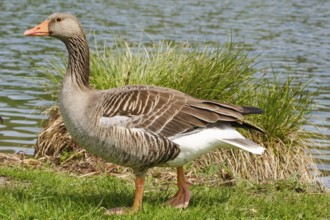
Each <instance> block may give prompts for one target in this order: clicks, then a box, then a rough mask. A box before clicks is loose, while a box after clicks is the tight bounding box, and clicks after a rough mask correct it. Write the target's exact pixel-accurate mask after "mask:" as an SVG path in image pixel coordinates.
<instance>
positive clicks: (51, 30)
mask: <svg viewBox="0 0 330 220" xmlns="http://www.w3.org/2000/svg"><path fill="white" fill-rule="evenodd" d="M24 35H25V36H51V37H55V38H58V39H60V40H61V41H63V42H67V41H68V39H70V38H72V37H75V36H81V35H84V32H83V30H82V27H81V24H80V22H79V21H78V19H77V18H76V17H75V16H73V15H70V14H65V13H54V14H52V15H50V16H49V17H48V18H47V19H46V20H45V21H43V22H41V23H40V24H39V25H37V26H35V27H34V28H31V29H29V30H26V31H25V32H24Z"/></svg>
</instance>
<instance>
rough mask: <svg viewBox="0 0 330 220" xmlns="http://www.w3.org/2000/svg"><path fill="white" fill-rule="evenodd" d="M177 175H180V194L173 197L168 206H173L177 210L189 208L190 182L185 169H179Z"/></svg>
mask: <svg viewBox="0 0 330 220" xmlns="http://www.w3.org/2000/svg"><path fill="white" fill-rule="evenodd" d="M177 175H178V188H179V190H178V192H177V193H176V194H175V195H174V196H173V198H172V199H170V200H169V201H167V202H166V203H167V204H171V205H172V206H173V207H176V208H187V207H188V205H189V200H190V197H191V196H190V191H189V185H191V183H190V182H188V181H187V180H186V178H185V176H184V171H183V167H178V168H177Z"/></svg>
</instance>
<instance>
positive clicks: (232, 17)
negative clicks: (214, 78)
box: [0, 0, 330, 186]
mask: <svg viewBox="0 0 330 220" xmlns="http://www.w3.org/2000/svg"><path fill="white" fill-rule="evenodd" d="M329 9H330V1H326V0H314V1H307V0H292V1H284V0H279V1H261V0H248V1H238V0H231V1H217V0H204V1H194V0H180V1H179V0H169V1H160V0H156V1H147V0H141V1H137V0H136V1H133V0H126V1H121V0H114V1H111V2H110V1H107V2H105V1H100V0H94V1H79V3H77V2H76V1H70V0H69V1H55V0H53V1H50V0H49V1H44V0H43V1H39V0H35V1H23V0H19V1H18V0H11V1H1V2H0V12H1V20H0V48H1V49H0V67H1V68H0V71H1V73H0V116H2V117H3V119H4V121H5V122H4V125H0V150H1V151H20V150H23V151H25V152H27V153H29V154H32V153H33V148H32V147H33V145H34V143H35V141H36V137H37V134H38V133H39V132H40V131H41V128H40V127H41V120H42V119H46V116H45V115H43V114H42V113H41V109H44V108H40V106H42V107H47V106H50V105H52V104H53V102H52V101H51V97H50V96H49V94H48V93H47V92H45V91H44V90H43V84H44V83H45V79H44V78H43V77H44V75H43V73H42V72H41V71H40V70H38V68H37V67H38V66H45V65H47V63H48V61H50V60H53V59H55V54H56V53H57V52H58V51H65V48H64V45H63V44H62V43H61V42H59V41H57V40H53V39H49V38H31V37H24V36H23V32H24V30H26V29H28V28H31V27H33V26H35V25H36V24H39V23H40V22H41V21H43V20H44V19H46V18H47V17H48V16H49V15H50V14H52V13H54V12H70V13H73V14H75V15H76V16H77V17H79V18H80V20H81V23H82V24H83V26H84V28H85V31H86V32H87V33H94V32H95V36H96V38H97V40H98V41H101V42H103V41H106V42H108V43H109V44H111V43H112V42H113V39H114V36H120V37H121V38H124V39H127V40H130V41H141V40H142V41H146V42H147V41H151V40H154V41H158V40H174V41H178V42H185V41H187V42H198V43H199V44H202V45H215V44H216V43H221V44H223V43H226V42H228V41H230V39H231V40H232V41H233V42H244V45H245V46H246V47H247V48H248V49H249V51H250V55H251V56H257V55H258V56H259V60H260V62H259V64H258V67H272V68H273V69H275V70H276V71H279V72H286V69H287V68H291V69H292V71H293V72H297V73H298V74H299V76H301V77H303V78H304V79H306V80H312V83H311V84H310V87H309V88H308V89H310V90H315V89H317V88H321V87H322V89H321V93H320V95H319V96H318V97H317V100H316V102H317V107H316V109H315V111H314V112H313V117H312V120H313V123H315V124H317V125H318V126H319V128H320V130H319V131H318V130H316V129H315V128H313V127H306V129H309V130H312V131H317V132H321V133H322V134H324V135H325V136H326V137H327V138H326V140H323V141H321V140H320V142H322V144H323V146H324V150H322V155H315V156H316V157H319V158H322V159H323V161H324V163H323V164H319V168H320V169H322V170H327V171H330V141H329V139H330V10H329ZM90 36H94V35H93V34H91V35H90ZM89 40H90V41H93V39H91V37H90V39H89ZM269 69H270V70H271V68H269ZM327 181H328V183H327V184H328V185H329V186H330V180H327Z"/></svg>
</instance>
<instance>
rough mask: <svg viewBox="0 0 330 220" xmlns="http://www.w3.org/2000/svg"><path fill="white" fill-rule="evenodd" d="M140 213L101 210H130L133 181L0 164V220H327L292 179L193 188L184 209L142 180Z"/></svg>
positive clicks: (325, 209)
mask: <svg viewBox="0 0 330 220" xmlns="http://www.w3.org/2000/svg"><path fill="white" fill-rule="evenodd" d="M147 179H148V181H147V184H146V188H145V197H144V200H143V202H144V203H143V210H142V211H141V212H139V213H136V214H130V215H123V216H110V217H109V216H107V215H105V214H104V213H105V209H106V208H112V207H118V206H130V205H131V204H132V202H133V193H134V186H133V179H130V178H118V177H114V176H111V175H109V174H99V175H92V176H77V175H73V174H72V173H68V172H63V171H61V172H60V171H56V170H54V169H52V168H47V167H46V168H42V169H40V168H38V169H33V168H29V167H23V166H19V165H13V166H8V165H1V164H0V219H109V218H115V219H173V220H174V219H329V218H330V209H329V207H330V194H329V193H325V192H321V191H320V190H317V189H312V187H310V186H306V185H301V184H299V183H297V182H295V181H294V180H281V181H275V182H268V183H263V184H257V183H250V182H247V181H238V182H237V184H235V185H234V186H217V187H214V186H209V185H203V184H198V183H194V186H192V187H191V189H192V200H191V203H190V206H189V208H188V209H185V210H179V209H174V208H171V207H168V206H165V205H163V203H164V202H165V201H166V200H167V199H169V198H170V197H171V196H172V195H173V194H174V193H175V191H176V186H175V180H174V179H173V181H170V182H169V183H168V184H167V183H165V182H164V181H159V182H160V184H157V182H158V181H155V180H154V179H153V178H152V177H151V175H148V178H147Z"/></svg>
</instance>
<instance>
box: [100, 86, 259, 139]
mask: <svg viewBox="0 0 330 220" xmlns="http://www.w3.org/2000/svg"><path fill="white" fill-rule="evenodd" d="M103 103H104V104H103V112H104V113H103V116H104V117H113V116H116V115H122V116H128V117H130V119H128V122H127V124H125V126H126V127H132V128H133V127H134V128H143V129H146V130H150V131H152V132H155V133H158V134H160V135H163V136H165V137H169V136H173V135H176V134H180V133H183V132H185V131H190V130H192V129H195V128H201V127H206V126H209V125H210V124H215V123H218V122H221V121H226V122H234V123H236V124H237V123H238V124H243V114H249V113H251V111H252V110H253V111H256V112H255V113H260V112H258V111H259V110H260V109H257V108H248V107H241V106H235V105H231V104H224V103H217V102H214V101H208V100H201V99H196V98H193V97H191V96H188V95H186V94H184V93H181V92H179V91H176V90H172V89H168V88H163V87H154V86H126V87H122V88H119V89H114V90H111V91H110V92H107V93H105V94H104V102H103ZM247 109H248V110H249V111H248V112H247Z"/></svg>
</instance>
